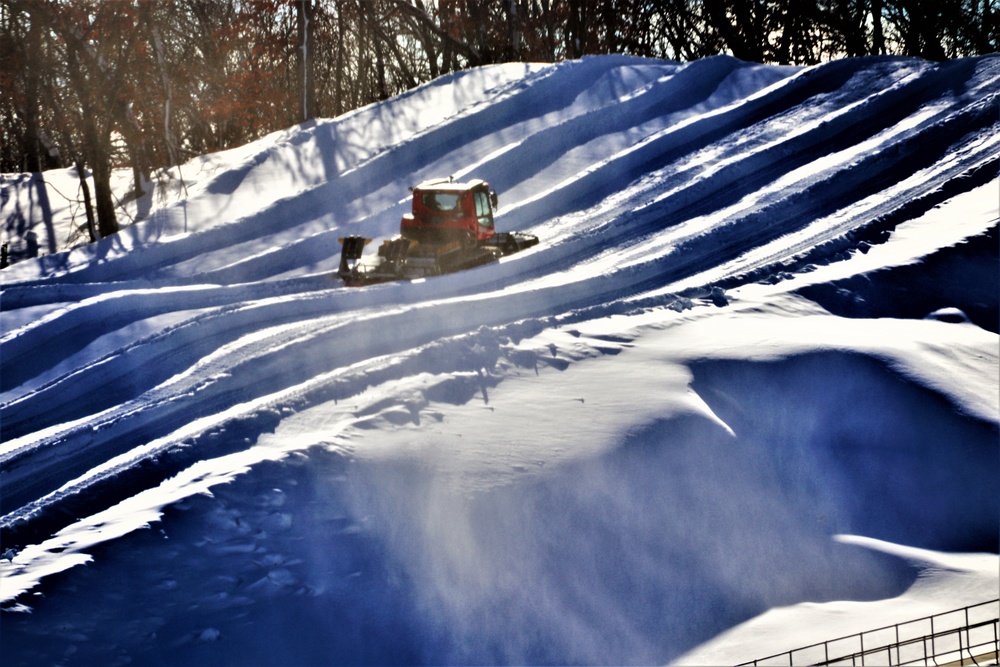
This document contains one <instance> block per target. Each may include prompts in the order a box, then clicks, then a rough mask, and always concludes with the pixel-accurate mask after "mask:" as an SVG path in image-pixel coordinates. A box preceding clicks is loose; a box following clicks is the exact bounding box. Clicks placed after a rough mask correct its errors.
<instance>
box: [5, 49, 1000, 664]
mask: <svg viewBox="0 0 1000 667" xmlns="http://www.w3.org/2000/svg"><path fill="white" fill-rule="evenodd" d="M998 156H1000V57H982V58H976V59H966V60H957V61H951V62H945V63H928V62H925V61H922V60H915V59H901V58H870V59H860V60H844V61H839V62H832V63H829V64H825V65H821V66H817V67H810V68H790V67H771V66H759V65H752V64H747V63H743V62H740V61H738V60H735V59H732V58H727V57H718V58H710V59H705V60H700V61H697V62H693V63H689V64H677V63H670V62H660V61H650V60H641V59H633V58H625V57H598V58H587V59H584V60H581V61H573V62H565V63H561V64H558V65H505V66H497V67H489V68H482V69H478V70H472V71H468V72H462V73H457V74H454V75H451V76H448V77H445V78H442V79H440V80H438V81H435V82H433V83H431V84H428V85H426V86H423V87H421V88H418V89H416V90H414V91H412V92H410V93H408V94H406V95H402V96H400V97H397V98H394V99H392V100H389V101H387V102H384V103H381V104H378V105H374V106H370V107H366V108H364V109H360V110H358V111H355V112H352V113H350V114H347V115H345V116H343V117H340V118H336V119H329V120H317V121H314V122H310V123H307V124H304V125H301V126H298V127H295V128H291V129H289V130H287V131H284V132H279V133H276V134H273V135H270V136H268V137H265V138H263V139H261V140H259V141H256V142H254V143H252V144H249V145H247V146H245V147H242V148H239V149H235V150H231V151H227V152H222V153H218V154H214V155H207V156H203V157H201V158H198V159H196V160H193V161H191V162H189V163H187V164H184V165H181V166H179V167H174V168H172V169H170V170H165V171H163V172H160V173H159V174H157V175H156V178H154V182H151V183H147V187H146V189H147V190H148V194H146V195H145V196H143V197H140V198H138V199H136V198H132V200H131V201H129V203H128V204H127V211H128V216H130V217H131V218H132V219H134V220H136V222H135V223H134V224H131V225H129V226H127V227H126V228H124V229H123V231H122V232H120V233H119V234H117V235H116V236H114V237H112V238H108V239H105V240H103V241H101V242H99V243H96V244H92V245H85V246H79V245H78V244H77V241H78V239H79V235H80V232H79V229H80V224H81V220H82V213H81V211H80V207H79V204H78V203H77V202H76V194H75V193H76V188H77V178H78V176H77V174H76V173H75V172H73V171H71V170H70V171H61V172H47V173H45V174H34V175H31V174H24V175H5V176H3V180H2V184H0V185H2V194H3V196H2V209H0V214H2V220H3V222H4V228H3V234H4V240H5V241H8V240H9V241H10V242H11V247H12V248H13V249H14V250H15V251H16V252H15V255H16V256H17V257H18V258H19V257H22V256H23V255H24V254H25V248H26V245H25V244H26V242H27V240H28V239H29V234H32V235H33V237H32V238H33V239H34V240H33V242H36V243H37V245H38V247H39V254H40V255H41V256H40V257H38V258H36V259H23V260H21V261H18V262H17V263H15V264H14V265H13V266H11V267H9V268H6V269H4V270H3V273H2V274H0V275H2V279H3V283H2V286H3V289H2V294H0V307H2V333H0V355H2V357H0V358H2V364H3V365H2V375H0V411H2V412H0V418H2V444H0V484H2V493H3V497H2V501H3V504H2V508H0V531H2V533H0V535H2V540H3V544H2V547H3V551H4V558H3V560H0V577H2V578H0V601H2V611H0V614H2V616H0V620H2V626H0V632H2V643H3V652H4V664H9V665H34V664H46V663H49V664H96V663H100V664H125V663H127V662H134V663H137V664H164V665H174V664H211V665H220V664H234V665H245V664H295V665H303V664H317V665H318V664H330V663H345V662H346V663H354V664H357V663H393V664H401V663H432V664H446V663H466V664H467V663H483V662H486V663H519V664H525V663H578V664H579V663H617V664H622V663H643V664H653V663H670V662H674V663H677V664H722V663H736V662H741V661H744V660H752V659H754V658H759V657H764V656H768V655H771V654H775V653H779V652H782V651H787V650H790V649H794V648H797V647H798V646H802V645H806V644H811V643H813V642H817V641H823V640H825V639H830V638H834V637H839V636H842V635H846V634H851V633H856V632H861V631H864V630H868V629H871V628H875V627H881V626H885V625H889V624H892V623H897V622H902V621H907V620H910V619H912V618H917V617H922V616H927V615H930V614H935V613H939V612H945V611H949V610H951V609H955V608H958V607H963V606H965V605H970V604H977V603H980V602H984V601H987V600H990V599H995V598H996V597H998V587H1000V576H998V567H1000V563H998V556H997V553H998V517H1000V496H998V494H997V492H996V490H997V482H996V480H997V479H1000V455H998V453H1000V452H998V412H1000V408H998V401H1000V398H998V397H1000V388H998V376H1000V358H998V357H1000V341H998V335H997V329H998V324H1000V315H998V312H1000V311H998V305H997V302H998V294H997V292H998V290H997V286H998V268H1000V262H998V246H997V223H998V211H997V206H998V198H1000V191H998V183H997V173H998V160H1000V158H998ZM449 175H452V176H454V177H455V178H456V179H459V180H464V179H469V178H482V179H485V180H487V181H488V182H489V183H490V184H491V186H492V187H494V188H495V189H496V190H497V191H498V192H499V193H500V201H501V207H500V210H499V214H498V216H497V219H496V224H497V227H498V228H500V229H502V230H520V231H526V232H530V233H532V234H535V235H537V236H538V237H539V238H540V239H541V243H540V244H539V245H538V246H536V247H534V248H531V249H529V250H526V251H524V252H522V253H519V254H516V255H512V256H510V257H507V258H504V259H503V260H501V261H499V262H496V263H493V264H489V265H486V266H482V267H479V268H476V269H473V270H469V271H465V272H462V273H457V274H452V275H447V276H442V277H438V278H431V279H426V280H421V281H414V282H410V283H391V284H383V285H376V286H370V287H364V288H347V287H345V286H343V284H342V283H341V282H340V280H339V279H338V278H337V277H336V275H335V274H336V268H337V264H338V260H339V244H338V241H337V239H338V237H342V236H344V235H348V234H362V235H366V236H369V237H373V238H375V239H384V238H388V237H390V236H391V235H392V234H393V233H395V231H396V230H397V228H398V224H399V218H400V216H401V215H402V214H403V213H404V212H406V211H407V210H408V206H409V193H408V191H407V187H408V186H411V185H414V184H416V183H417V182H419V181H422V180H424V179H427V178H431V177H439V176H449ZM118 183H119V185H118V189H119V196H120V198H121V199H122V200H123V201H128V200H129V197H128V196H127V193H126V191H127V190H128V188H130V187H131V184H130V183H129V181H128V179H127V178H126V177H125V175H122V177H121V179H120V180H119V181H118ZM123 217H124V216H123ZM74 246H76V247H74ZM69 248H73V249H69ZM18 253H20V254H18ZM786 664H787V663H786Z"/></svg>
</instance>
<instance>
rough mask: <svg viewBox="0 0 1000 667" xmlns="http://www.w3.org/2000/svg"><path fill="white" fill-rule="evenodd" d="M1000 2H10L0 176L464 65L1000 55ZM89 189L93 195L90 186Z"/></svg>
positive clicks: (0, 49)
mask: <svg viewBox="0 0 1000 667" xmlns="http://www.w3.org/2000/svg"><path fill="white" fill-rule="evenodd" d="M997 3H998V0H933V1H931V0H593V1H589V2H588V1H582V0H436V1H433V0H155V1H154V0H0V63H2V66H0V131H2V142H0V171H4V172H37V171H42V170H44V169H47V168H53V167H60V166H70V165H76V166H77V167H78V173H80V174H81V186H82V187H86V186H87V182H86V181H85V180H84V179H83V178H82V175H83V174H84V173H85V170H89V171H90V172H91V173H92V175H93V183H94V193H93V201H94V206H93V209H90V208H89V207H88V222H89V229H90V233H91V238H92V239H96V238H98V237H100V236H106V235H108V234H111V233H114V232H115V231H116V230H117V229H118V223H117V220H116V216H115V206H116V202H114V201H113V198H112V194H111V187H110V175H111V169H112V168H114V167H122V166H127V167H131V168H132V170H133V172H134V175H135V189H134V193H133V194H134V195H136V196H137V195H139V194H141V193H142V187H143V183H144V182H145V180H146V179H147V178H148V177H149V175H150V174H151V173H153V172H154V170H156V169H158V168H161V167H165V166H172V165H177V164H180V163H182V162H184V161H185V160H187V159H189V158H190V157H192V156H195V155H200V154H204V153H208V152H212V151H217V150H221V149H225V148H230V147H234V146H237V145H241V144H244V143H246V142H247V141H250V140H253V139H256V138H258V137H260V136H263V135H264V134H266V133H268V132H271V131H274V130H277V129H281V128H285V127H288V126H290V125H294V124H296V123H299V122H302V121H304V120H308V119H310V118H315V117H320V116H336V115H338V114H341V113H343V112H345V111H349V110H351V109H354V108H358V107H360V106H363V105H365V104H368V103H371V102H375V101H379V100H383V99H386V98H388V97H391V96H392V95H395V94H397V93H400V92H402V91H404V90H407V89H409V88H412V87H414V86H416V85H418V84H420V83H423V82H426V81H429V80H431V79H433V78H435V77H438V76H440V75H442V74H446V73H448V72H452V71H455V70H459V69H463V68H468V67H474V66H478V65H486V64H491V63H499V62H510V61H535V62H538V61H541V62H554V61H558V60H562V59H571V58H578V57H580V56H583V55H586V54H601V53H625V54H632V55H640V56H649V57H657V58H667V59H671V60H680V61H690V60H695V59H698V58H702V57H706V56H711V55H716V54H720V53H730V54H732V55H734V56H736V57H737V58H740V59H743V60H747V61H752V62H762V63H774V64H800V65H808V64H815V63H819V62H823V61H827V60H831V59H835V58H841V57H845V56H864V55H878V54H897V55H912V56H920V57H923V58H927V59H930V60H945V59H950V58H956V57H961V56H968V55H981V54H985V53H992V52H995V51H996V50H997V44H998V41H1000V35H998V33H1000V12H998V7H997ZM84 192H87V193H88V194H87V197H86V199H87V200H88V201H89V199H90V195H89V188H88V189H87V190H84Z"/></svg>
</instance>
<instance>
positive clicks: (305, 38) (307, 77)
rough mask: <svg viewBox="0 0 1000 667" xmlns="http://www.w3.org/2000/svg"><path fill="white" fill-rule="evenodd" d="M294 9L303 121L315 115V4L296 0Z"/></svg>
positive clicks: (311, 0)
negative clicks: (296, 26)
mask: <svg viewBox="0 0 1000 667" xmlns="http://www.w3.org/2000/svg"><path fill="white" fill-rule="evenodd" d="M295 11H296V15H297V21H298V37H299V82H300V85H301V87H302V88H301V92H302V94H301V96H300V97H299V102H300V104H301V105H302V106H301V112H302V113H301V116H300V117H301V119H302V120H303V121H307V120H310V119H312V118H315V117H316V83H315V77H314V75H313V57H314V56H313V54H314V52H315V50H316V49H315V40H314V39H313V27H312V23H313V16H314V15H315V12H316V6H315V5H314V4H313V0H297V2H296V3H295Z"/></svg>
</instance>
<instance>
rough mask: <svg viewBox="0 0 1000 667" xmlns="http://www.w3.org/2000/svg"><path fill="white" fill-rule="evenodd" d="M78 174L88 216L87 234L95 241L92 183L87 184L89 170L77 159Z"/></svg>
mask: <svg viewBox="0 0 1000 667" xmlns="http://www.w3.org/2000/svg"><path fill="white" fill-rule="evenodd" d="M76 175H77V176H78V177H79V178H80V190H81V191H83V210H84V213H85V215H86V217H87V234H88V235H89V236H90V242H91V243H93V242H94V241H96V240H97V239H98V238H99V237H98V236H97V222H96V221H95V220H94V206H93V204H92V203H91V201H90V185H88V184H87V172H86V171H85V170H84V168H83V161H82V160H77V161H76Z"/></svg>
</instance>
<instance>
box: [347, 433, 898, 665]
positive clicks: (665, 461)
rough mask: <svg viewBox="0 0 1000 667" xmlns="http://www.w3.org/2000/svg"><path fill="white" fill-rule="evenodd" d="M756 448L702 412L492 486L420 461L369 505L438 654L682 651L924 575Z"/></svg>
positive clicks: (382, 485)
mask: <svg viewBox="0 0 1000 667" xmlns="http://www.w3.org/2000/svg"><path fill="white" fill-rule="evenodd" d="M741 450H743V451H741ZM745 450H746V448H745V447H744V446H743V445H742V444H741V443H740V442H735V443H734V442H733V440H732V438H731V436H729V434H727V433H726V432H725V431H723V430H722V429H720V428H719V427H718V426H717V425H715V424H714V423H711V422H708V421H706V420H704V419H701V418H698V417H685V418H679V419H675V420H669V421H663V422H655V423H651V424H648V425H646V426H644V427H641V428H638V429H637V430H635V431H633V432H630V433H628V434H626V435H625V437H624V439H623V441H622V442H621V443H620V444H619V445H618V446H617V447H616V448H615V449H614V450H613V451H610V452H608V453H606V454H605V455H601V456H596V457H593V458H591V459H588V460H585V461H579V462H575V463H573V464H571V465H567V466H564V467H561V468H559V469H558V470H552V471H547V472H545V473H541V474H539V475H537V476H534V477H533V478H532V479H530V480H522V481H521V482H518V483H514V484H512V485H510V486H506V487H503V488H498V489H494V490H492V491H490V492H488V493H485V494H480V495H476V496H470V495H468V494H465V493H462V492H460V491H459V490H458V489H456V488H455V484H454V479H453V478H449V477H448V476H446V475H443V474H441V473H437V474H436V473H435V472H434V471H431V470H427V469H426V467H424V466H421V465H419V464H417V463H405V464H396V465H392V466H389V467H388V469H387V467H386V466H385V465H380V466H378V467H377V468H376V469H373V470H370V471H367V472H368V473H369V474H364V475H363V476H362V479H363V482H362V483H361V485H360V489H359V496H358V497H357V499H356V500H355V502H356V503H357V504H356V505H355V507H356V508H357V509H358V510H359V511H360V513H361V514H362V515H363V516H366V517H368V519H369V521H370V524H369V528H370V529H371V530H373V531H374V533H375V534H376V535H379V536H383V537H384V539H385V540H386V544H387V545H388V547H389V551H388V554H387V555H388V556H389V557H390V558H391V559H392V560H391V562H392V564H393V565H392V567H393V569H397V568H398V572H399V576H400V577H401V579H402V580H404V581H406V582H408V584H409V586H411V587H412V589H413V593H414V596H415V598H416V599H415V600H414V602H415V604H414V606H413V609H414V613H415V614H416V622H417V623H418V625H420V626H421V627H422V632H421V637H422V638H423V641H426V642H427V644H426V645H424V650H425V654H424V655H423V661H425V662H431V663H440V662H448V663H470V662H474V663H475V662H486V663H504V664H511V663H513V664H539V663H549V662H562V661H566V662H571V663H585V664H594V663H605V662H612V661H623V662H627V663H642V664H651V663H657V662H664V661H669V660H670V659H673V658H676V657H677V656H678V655H679V654H680V653H681V652H682V651H683V650H685V649H687V648H690V647H693V646H695V645H697V644H699V643H701V642H703V641H706V640H707V639H709V638H710V637H712V636H714V635H715V634H716V633H718V632H720V631H722V630H724V629H725V628H728V627H731V626H733V625H735V624H737V623H740V622H742V621H745V620H747V619H749V618H751V617H753V616H755V615H757V614H759V613H762V612H763V611H765V610H767V609H769V608H771V607H773V606H783V605H787V604H792V603H796V602H800V601H802V600H810V601H816V602H818V601H825V600H838V599H854V600H861V599H880V598H884V597H891V596H894V595H897V594H899V593H900V592H902V591H903V590H905V588H906V586H907V585H908V584H909V583H911V582H912V581H913V579H914V577H915V574H914V573H913V572H912V571H911V570H910V569H909V568H908V567H906V566H904V565H903V564H900V563H898V562H894V561H892V559H886V558H880V557H878V556H875V555H871V554H866V553H860V554H859V553H857V550H856V549H853V548H849V547H843V546H839V545H831V544H830V541H829V536H828V533H827V532H826V531H825V530H824V528H825V526H824V521H823V518H822V516H821V515H820V512H822V508H817V507H815V506H811V505H810V503H809V502H808V501H807V500H806V499H805V498H803V497H802V496H801V495H799V494H795V493H788V492H786V493H782V494H775V493H773V488H774V487H775V486H778V487H780V486H781V485H782V484H783V483H784V480H783V479H782V478H781V477H780V476H778V475H776V474H774V472H773V471H772V470H770V469H769V467H770V464H771V463H772V462H773V461H772V460H768V459H765V458H756V457H754V456H753V454H755V453H752V452H749V451H745ZM768 491H771V492H768Z"/></svg>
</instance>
